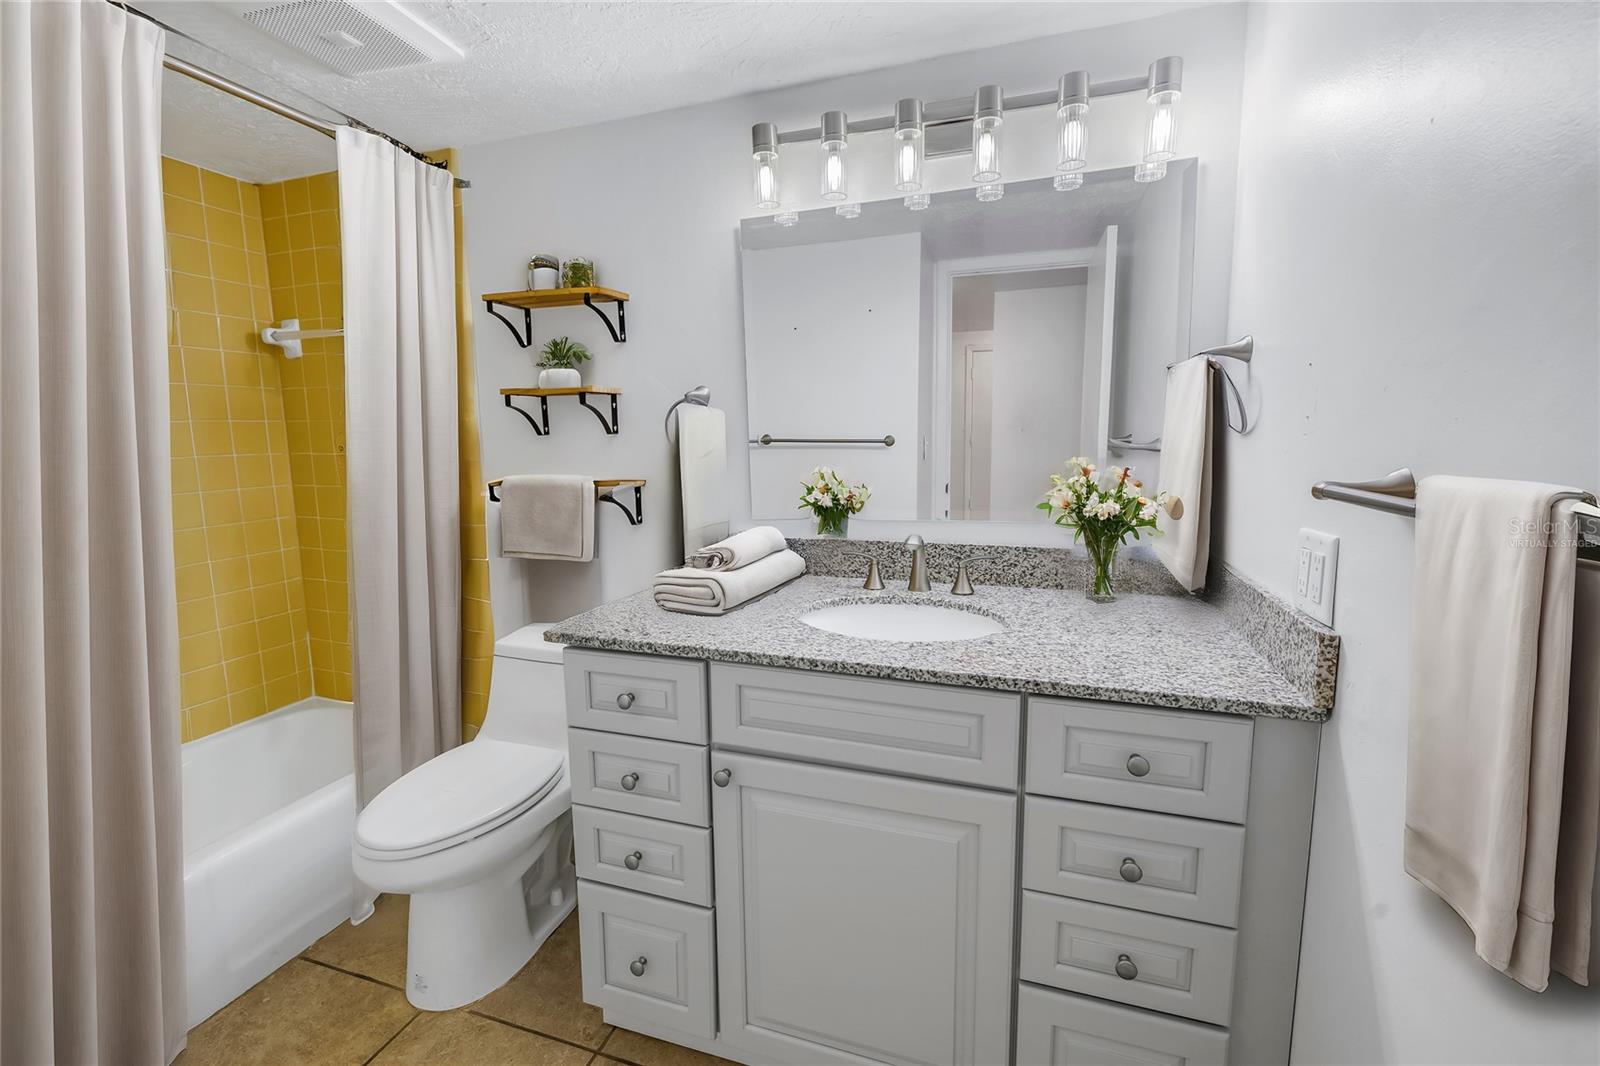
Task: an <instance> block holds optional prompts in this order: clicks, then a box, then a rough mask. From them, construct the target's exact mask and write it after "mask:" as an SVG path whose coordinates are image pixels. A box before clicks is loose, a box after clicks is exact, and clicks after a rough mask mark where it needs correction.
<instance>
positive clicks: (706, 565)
mask: <svg viewBox="0 0 1600 1066" xmlns="http://www.w3.org/2000/svg"><path fill="white" fill-rule="evenodd" d="M788 546H789V542H788V541H787V540H785V539H784V538H783V534H782V533H779V532H778V531H777V529H775V528H773V527H772V526H756V527H755V528H754V529H747V530H745V531H744V532H743V533H735V534H734V535H733V536H731V537H729V538H728V539H727V540H719V541H717V542H716V543H715V544H707V545H706V546H705V547H704V548H701V549H700V550H699V551H697V552H695V553H694V554H693V555H691V556H689V566H691V567H693V568H694V569H696V570H737V569H739V568H740V567H741V566H749V565H750V564H751V563H753V562H756V561H757V560H759V559H765V558H766V557H767V556H769V555H771V554H773V553H774V552H781V551H783V550H784V549H785V548H787V547H788Z"/></svg>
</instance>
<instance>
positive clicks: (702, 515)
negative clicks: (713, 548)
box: [678, 403, 730, 553]
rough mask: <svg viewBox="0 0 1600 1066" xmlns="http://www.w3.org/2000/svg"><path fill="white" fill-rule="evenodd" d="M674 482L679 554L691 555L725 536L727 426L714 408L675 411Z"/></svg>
mask: <svg viewBox="0 0 1600 1066" xmlns="http://www.w3.org/2000/svg"><path fill="white" fill-rule="evenodd" d="M678 480H679V482H680V484H681V486H682V496H683V550H684V551H685V552H688V553H693V552H695V551H697V550H699V548H700V546H701V545H702V544H710V543H711V542H712V541H714V540H721V539H722V538H723V537H726V536H727V535H728V515H729V513H730V507H729V503H728V423H727V418H726V416H724V415H723V413H722V412H721V411H719V410H717V409H716V408H715V407H700V406H698V405H696V404H688V403H686V404H684V405H683V406H682V407H679V408H678Z"/></svg>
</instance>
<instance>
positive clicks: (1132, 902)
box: [1022, 796, 1245, 926]
mask: <svg viewBox="0 0 1600 1066" xmlns="http://www.w3.org/2000/svg"><path fill="white" fill-rule="evenodd" d="M1244 833H1245V831H1244V827H1243V826H1238V825H1223V824H1221V823H1218V822H1203V821H1200V820H1198V819H1195V818H1175V817H1173V816H1172V815H1170V814H1151V813H1149V812H1148V811H1130V810H1126V809H1124V808H1121V807H1102V806H1098V805H1096V804H1093V803H1074V802H1072V801H1071V800H1057V799H1042V798H1040V797H1038V796H1029V797H1028V800H1027V820H1026V821H1025V823H1024V828H1023V831H1022V887H1023V888H1032V889H1036V890H1038V891H1040V892H1053V893H1055V894H1056V895H1058V896H1075V897H1076V898H1078V899H1088V900H1094V901H1096V902H1098V903H1110V904H1113V905H1115V906H1118V907H1132V908H1133V909H1135V910H1141V911H1152V912H1154V913H1156V914H1170V915H1172V916H1173V917H1174V918H1190V919H1193V920H1194V921H1197V922H1210V923H1211V924H1212V925H1226V926H1237V925H1238V924H1239V879H1240V875H1241V873H1242V871H1243V868H1244Z"/></svg>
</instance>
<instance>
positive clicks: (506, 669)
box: [352, 623, 577, 1011]
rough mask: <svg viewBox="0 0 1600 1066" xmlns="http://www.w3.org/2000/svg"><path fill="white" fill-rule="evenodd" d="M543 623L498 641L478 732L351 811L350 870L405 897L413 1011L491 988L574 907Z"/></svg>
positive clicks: (562, 740)
mask: <svg viewBox="0 0 1600 1066" xmlns="http://www.w3.org/2000/svg"><path fill="white" fill-rule="evenodd" d="M545 628H546V626H545V625H544V624H543V623H535V624H532V625H528V626H524V627H523V628H521V629H519V630H517V631H516V632H515V633H512V634H511V635H510V636H507V637H505V638H503V639H501V640H498V641H496V642H495V646H494V656H495V658H494V674H493V680H492V682H491V684H490V689H489V710H488V715H487V717H486V719H485V721H484V724H483V728H482V729H481V730H479V732H478V735H477V736H476V737H475V738H474V739H472V740H471V741H469V742H468V743H465V744H462V745H461V746H460V747H457V748H454V749H452V750H450V751H447V752H445V753H444V754H442V755H439V756H437V757H436V758H433V759H430V760H428V761H427V762H425V763H423V764H422V765H421V766H418V767H417V768H416V769H414V770H412V771H411V772H410V773H408V774H406V775H405V776H404V777H402V778H400V779H399V780H398V781H396V782H394V783H393V784H391V785H390V786H389V787H388V788H386V789H384V790H383V791H382V792H380V793H379V794H378V795H377V796H376V797H375V798H374V799H373V800H372V802H371V803H369V804H367V807H366V809H365V810H363V811H362V812H361V815H360V817H359V818H358V819H357V820H356V831H355V840H354V844H353V848H352V850H353V853H354V865H355V874H356V877H357V878H358V879H359V880H360V881H361V882H362V883H363V884H365V885H367V886H368V887H369V888H371V889H372V890H373V891H375V892H391V893H404V894H406V895H408V896H410V897H411V918H410V928H409V931H408V934H407V943H406V998H407V999H409V1000H410V1001H411V1003H412V1005H413V1006H415V1007H418V1008H419V1009H421V1010H435V1011H437V1010H450V1009H452V1008H454V1007H459V1006H462V1005H464V1004H467V1003H471V1002H472V1001H473V1000H476V999H479V998H481V997H483V996H485V995H487V994H488V993H490V992H492V991H493V990H494V989H496V988H499V987H500V986H501V985H503V984H504V983H505V982H506V981H508V980H509V979H510V978H511V977H512V975H513V974H515V973H516V972H517V971H518V970H519V969H521V968H522V966H523V965H524V964H525V963H526V962H527V961H528V960H529V959H530V958H532V957H533V953H534V952H535V951H538V950H539V946H540V945H541V944H543V943H544V941H545V939H546V938H547V937H548V936H549V935H550V934H551V933H552V932H554V931H555V928H556V926H558V925H560V924H561V921H562V919H564V918H566V916H567V915H568V914H570V913H572V909H573V907H574V905H575V904H576V902H577V875H576V871H575V870H574V868H573V865H572V859H571V856H572V813H571V807H572V785H571V780H570V777H569V775H568V772H567V715H566V704H565V700H564V697H563V693H562V676H561V652H562V646H561V645H559V644H552V643H550V642H549V641H547V640H545V639H544V637H543V636H542V634H543V632H544V630H545Z"/></svg>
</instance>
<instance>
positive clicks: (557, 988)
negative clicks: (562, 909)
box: [469, 912, 611, 1049]
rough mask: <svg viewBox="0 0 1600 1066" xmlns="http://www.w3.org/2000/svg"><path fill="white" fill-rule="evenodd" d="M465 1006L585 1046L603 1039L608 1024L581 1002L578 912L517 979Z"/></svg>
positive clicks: (514, 978) (598, 1012) (545, 945)
mask: <svg viewBox="0 0 1600 1066" xmlns="http://www.w3.org/2000/svg"><path fill="white" fill-rule="evenodd" d="M469 1009H470V1010H473V1011H476V1012H477V1013H479V1014H486V1015H488V1016H489V1017H491V1018H499V1019H500V1020H502V1021H507V1022H511V1023H512V1024H513V1025H520V1026H523V1027H524V1028H527V1029H532V1030H534V1031H536V1032H540V1033H548V1034H549V1035H551V1036H554V1037H559V1038H560V1039H562V1040H568V1041H571V1042H572V1043H574V1044H582V1045H583V1046H584V1047H588V1048H596V1049H598V1048H599V1047H600V1045H601V1044H603V1043H605V1039H606V1035H607V1034H608V1033H609V1032H610V1031H611V1027H610V1026H608V1025H606V1024H605V1022H604V1021H603V1020H602V1019H601V1017H600V1009H599V1008H598V1007H591V1006H589V1005H588V1004H587V1003H585V1002H583V979H582V969H581V966H580V963H579V959H578V915H577V914H576V912H574V913H573V915H572V916H571V917H570V918H568V919H567V920H566V921H564V922H562V923H561V927H560V928H559V929H557V930H556V931H555V932H554V933H552V934H551V936H550V939H549V940H546V941H545V942H544V946H543V947H541V948H540V949H539V952H538V954H536V955H535V956H534V957H533V958H532V959H531V960H530V961H529V962H528V965H526V966H524V967H523V968H522V969H521V970H520V971H519V972H518V973H517V975H516V976H515V977H513V978H512V979H511V980H510V981H507V982H506V984H505V985H504V986H503V987H501V988H498V989H496V990H495V991H493V992H490V993H489V994H488V995H487V996H485V997H483V998H482V999H480V1000H478V1002H476V1003H474V1004H472V1006H471V1007H470V1008H469Z"/></svg>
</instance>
